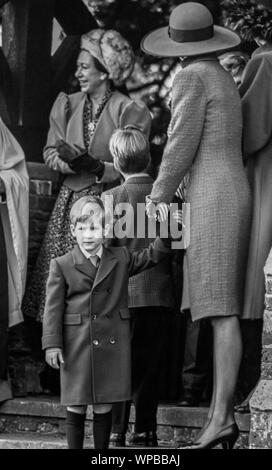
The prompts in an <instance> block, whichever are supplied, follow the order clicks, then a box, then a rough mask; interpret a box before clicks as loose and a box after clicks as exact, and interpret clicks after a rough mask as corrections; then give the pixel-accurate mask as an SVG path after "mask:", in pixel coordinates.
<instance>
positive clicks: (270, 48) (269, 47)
mask: <svg viewBox="0 0 272 470" xmlns="http://www.w3.org/2000/svg"><path fill="white" fill-rule="evenodd" d="M271 52H272V43H269V44H266V45H265V46H260V47H258V49H256V50H255V51H254V52H253V54H252V57H255V55H259V54H265V53H271Z"/></svg>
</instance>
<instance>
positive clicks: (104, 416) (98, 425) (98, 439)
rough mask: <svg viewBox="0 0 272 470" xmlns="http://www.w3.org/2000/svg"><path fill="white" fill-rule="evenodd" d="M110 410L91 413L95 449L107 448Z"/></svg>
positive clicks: (109, 430)
mask: <svg viewBox="0 0 272 470" xmlns="http://www.w3.org/2000/svg"><path fill="white" fill-rule="evenodd" d="M111 417H112V412H111V411H109V412H108V413H94V414H93V438H94V448H95V449H108V447H109V440H110V432H111Z"/></svg>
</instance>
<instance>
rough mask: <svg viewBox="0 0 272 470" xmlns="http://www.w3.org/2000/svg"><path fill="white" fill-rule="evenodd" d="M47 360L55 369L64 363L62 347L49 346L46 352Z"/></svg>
mask: <svg viewBox="0 0 272 470" xmlns="http://www.w3.org/2000/svg"><path fill="white" fill-rule="evenodd" d="M45 360H46V362H47V364H49V366H50V367H53V369H59V368H60V365H61V364H64V360H63V355H62V349H60V348H48V349H47V350H46V352H45Z"/></svg>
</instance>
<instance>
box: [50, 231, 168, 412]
mask: <svg viewBox="0 0 272 470" xmlns="http://www.w3.org/2000/svg"><path fill="white" fill-rule="evenodd" d="M165 252H168V250H167V249H166V248H164V245H163V243H162V242H161V240H159V239H157V240H155V242H154V244H152V245H150V247H149V248H146V249H144V250H141V251H138V252H133V253H130V252H129V251H128V250H127V248H125V247H120V248H105V247H104V249H103V254H102V258H101V261H100V265H99V268H98V270H97V271H96V269H95V268H94V267H93V265H92V263H91V261H89V260H88V259H87V258H85V257H84V255H83V254H82V252H81V251H80V249H79V247H78V246H76V247H75V248H74V249H73V250H72V251H71V252H70V253H68V254H66V255H64V256H61V257H59V258H56V259H53V260H52V261H51V265H50V273H49V278H48V282H47V300H46V306H45V315H44V323H43V338H42V343H43V349H46V348H53V347H60V348H63V353H64V365H63V366H61V403H62V404H65V405H81V404H91V403H113V402H119V401H124V400H129V399H130V398H131V363H130V356H131V354H130V321H129V319H130V314H129V309H128V298H127V297H128V281H129V276H130V275H135V274H137V273H139V272H141V271H143V270H144V269H147V268H148V267H152V266H154V265H155V264H156V263H157V262H159V261H160V260H161V259H162V258H163V257H164V256H165Z"/></svg>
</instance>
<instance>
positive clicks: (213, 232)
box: [142, 2, 251, 448]
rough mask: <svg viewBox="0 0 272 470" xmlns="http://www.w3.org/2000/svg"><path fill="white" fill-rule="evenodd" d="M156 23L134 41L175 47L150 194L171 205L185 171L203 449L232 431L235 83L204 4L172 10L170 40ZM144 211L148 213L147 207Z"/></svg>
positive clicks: (238, 263)
mask: <svg viewBox="0 0 272 470" xmlns="http://www.w3.org/2000/svg"><path fill="white" fill-rule="evenodd" d="M188 25H191V27H192V29H193V30H194V31H191V30H189V33H191V35H189V37H188V39H189V41H191V42H188V40H187V37H186V34H187V33H188V27H189V26H188ZM184 26H185V27H184ZM211 28H212V30H211ZM162 29H163V28H161V29H160V30H159V32H160V33H159V32H158V31H155V32H153V33H150V34H149V36H147V37H146V38H145V39H144V40H143V43H142V44H143V49H144V50H145V51H147V52H149V53H152V52H153V53H154V48H155V49H156V48H158V50H159V51H161V52H160V55H162V54H164V55H167V54H168V55H169V56H170V55H179V56H182V57H183V60H182V70H181V71H180V72H178V73H177V74H176V76H175V79H174V82H173V86H172V119H171V122H170V126H169V136H168V137H169V138H168V143H167V146H166V148H165V152H164V155H163V159H162V164H161V167H160V171H159V175H158V178H157V180H156V181H155V183H154V186H153V191H152V193H151V200H152V201H153V202H155V203H162V202H163V203H167V204H169V203H171V200H172V198H173V195H174V193H175V191H176V189H177V188H178V186H179V184H180V182H181V181H182V179H183V178H184V176H185V175H186V174H187V173H188V172H189V184H188V188H187V201H188V202H189V203H190V214H191V234H190V246H189V248H188V249H187V261H188V278H189V300H190V309H191V314H192V318H193V320H198V319H200V318H209V319H210V321H211V324H212V327H213V333H214V390H213V397H212V403H211V406H210V410H209V414H208V420H207V423H206V425H205V426H204V428H203V430H202V432H201V433H200V435H199V436H198V438H197V441H196V442H195V443H194V445H193V446H192V447H193V448H211V447H214V446H215V445H216V444H218V443H222V445H224V446H225V448H231V447H232V446H233V445H234V443H235V441H236V439H237V437H238V434H239V431H238V428H237V425H236V424H235V419H234V412H233V395H234V391H235V385H236V380H237V374H238V370H239V364H240V358H241V349H242V347H241V336H240V330H239V320H238V318H239V315H240V314H241V311H242V302H243V285H244V275H245V268H246V258H247V250H248V235H249V231H250V219H251V195H250V189H249V184H248V181H247V178H246V174H245V170H244V168H243V162H242V155H241V134H242V115H241V105H240V99H239V95H238V91H237V89H236V87H235V84H234V81H233V79H232V77H231V76H230V75H229V74H228V73H227V72H226V71H225V70H224V69H223V68H222V67H221V66H220V64H219V62H218V60H217V57H216V55H215V52H216V51H219V50H222V49H223V48H224V47H225V49H227V47H230V46H231V40H232V41H233V42H232V45H233V46H234V45H235V41H236V44H237V43H239V38H238V39H237V37H236V36H235V35H233V36H231V35H232V34H233V33H231V32H230V31H228V30H224V28H220V27H214V28H213V20H212V17H211V14H210V13H209V11H208V10H207V9H206V7H204V6H203V5H200V4H197V3H193V2H190V3H185V4H182V5H180V6H178V7H177V8H175V9H174V10H173V12H172V14H171V16H170V25H169V30H168V31H169V34H170V38H167V36H166V34H165V37H164V38H162V36H163V33H162ZM199 31H201V32H200V35H199ZM208 31H210V33H209V34H210V36H209V37H208V36H207V40H206V41H204V40H203V36H202V33H203V34H206V33H207V32H208ZM192 33H193V35H194V39H192ZM152 34H153V40H154V39H155V40H156V41H155V42H152ZM156 34H157V36H156V37H154V35H156ZM160 34H161V37H159V35H160ZM198 37H200V38H201V39H202V40H201V41H198V40H197V39H198ZM173 38H174V39H173ZM160 40H161V41H162V42H163V41H164V43H165V47H164V48H163V45H162V43H160ZM166 45H167V47H168V48H167V47H166ZM158 55H159V54H158ZM148 210H149V213H150V215H152V209H151V207H149V209H148Z"/></svg>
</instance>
